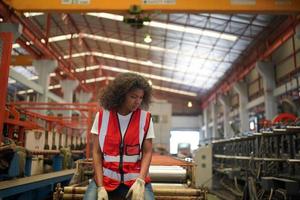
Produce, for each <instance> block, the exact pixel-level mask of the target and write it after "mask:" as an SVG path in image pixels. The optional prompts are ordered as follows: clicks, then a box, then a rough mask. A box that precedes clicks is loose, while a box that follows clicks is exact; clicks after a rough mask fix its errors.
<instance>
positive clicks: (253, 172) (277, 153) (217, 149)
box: [213, 113, 300, 199]
mask: <svg viewBox="0 0 300 200" xmlns="http://www.w3.org/2000/svg"><path fill="white" fill-rule="evenodd" d="M297 123H298V119H296V117H295V116H293V115H291V114H287V113H285V114H280V115H279V116H277V117H275V118H274V120H273V121H272V123H270V122H268V123H264V125H263V126H262V128H261V129H260V132H255V133H253V135H249V136H244V137H235V138H231V139H224V140H219V141H214V142H213V170H214V173H215V175H214V176H216V177H218V179H217V180H218V181H216V182H214V186H215V187H217V188H218V189H217V190H218V191H220V190H221V188H222V189H224V190H226V191H230V193H231V194H232V195H233V196H235V198H243V199H299V198H300V179H299V177H300V159H299V158H300V127H299V126H298V125H297ZM220 180H221V181H220Z"/></svg>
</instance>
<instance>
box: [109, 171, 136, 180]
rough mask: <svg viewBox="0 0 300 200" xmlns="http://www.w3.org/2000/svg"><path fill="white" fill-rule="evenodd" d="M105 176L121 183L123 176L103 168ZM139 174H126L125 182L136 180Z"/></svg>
mask: <svg viewBox="0 0 300 200" xmlns="http://www.w3.org/2000/svg"><path fill="white" fill-rule="evenodd" d="M103 175H104V176H107V177H109V178H111V179H114V180H117V181H121V174H119V173H118V172H115V171H112V170H110V169H107V168H103ZM139 175H140V174H139V173H128V174H124V181H131V180H135V179H137V178H138V177H139Z"/></svg>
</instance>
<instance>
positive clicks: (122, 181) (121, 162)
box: [116, 112, 134, 183]
mask: <svg viewBox="0 0 300 200" xmlns="http://www.w3.org/2000/svg"><path fill="white" fill-rule="evenodd" d="M133 115H134V112H132V114H131V116H130V119H129V122H128V125H127V128H126V130H125V133H124V136H123V137H122V132H121V128H120V122H119V117H118V113H117V112H116V117H117V120H118V126H119V133H120V136H121V144H120V149H119V151H120V163H119V171H120V174H121V183H124V171H123V155H124V139H125V136H126V133H127V130H128V127H129V125H130V122H131V119H132V116H133Z"/></svg>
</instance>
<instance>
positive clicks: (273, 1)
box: [4, 0, 300, 14]
mask: <svg viewBox="0 0 300 200" xmlns="http://www.w3.org/2000/svg"><path fill="white" fill-rule="evenodd" d="M4 2H6V3H7V4H9V5H10V6H12V7H13V8H14V9H15V10H18V11H21V12H53V11H55V12H83V13H84V12H103V11H105V12H124V11H128V9H129V8H130V6H132V5H137V6H140V8H141V9H142V10H143V11H147V12H153V11H161V12H189V13H194V12H208V13H289V14H291V13H298V12H300V0H168V1H166V0H121V1H113V0H49V1H41V0H4Z"/></svg>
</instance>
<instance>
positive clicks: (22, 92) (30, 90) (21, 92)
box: [18, 89, 33, 94]
mask: <svg viewBox="0 0 300 200" xmlns="http://www.w3.org/2000/svg"><path fill="white" fill-rule="evenodd" d="M26 93H33V89H29V90H22V91H19V92H18V94H26Z"/></svg>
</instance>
